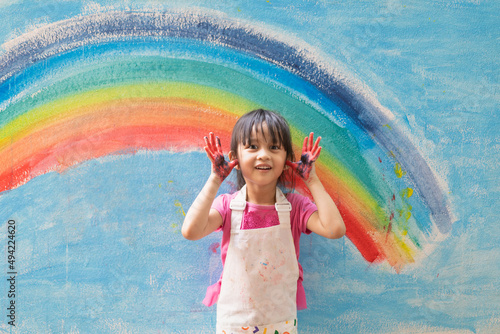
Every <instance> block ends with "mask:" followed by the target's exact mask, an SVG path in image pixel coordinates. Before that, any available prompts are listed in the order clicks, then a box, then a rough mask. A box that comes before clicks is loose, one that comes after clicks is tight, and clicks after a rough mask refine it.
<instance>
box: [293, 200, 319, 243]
mask: <svg viewBox="0 0 500 334" xmlns="http://www.w3.org/2000/svg"><path fill="white" fill-rule="evenodd" d="M287 199H288V201H289V202H290V204H291V205H292V212H291V215H290V216H291V217H293V218H292V220H293V222H292V224H293V225H294V226H295V228H296V229H297V230H298V232H299V233H305V234H311V231H310V230H308V229H307V221H308V220H309V217H311V215H312V214H313V213H314V212H316V211H318V207H317V206H316V204H314V203H313V202H312V201H311V200H310V199H309V198H308V197H305V196H302V195H300V194H288V197H287Z"/></svg>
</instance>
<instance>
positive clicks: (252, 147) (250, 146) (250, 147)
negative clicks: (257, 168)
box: [248, 144, 257, 150]
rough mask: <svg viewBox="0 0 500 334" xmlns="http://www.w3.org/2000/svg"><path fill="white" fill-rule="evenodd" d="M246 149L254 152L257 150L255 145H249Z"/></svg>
mask: <svg viewBox="0 0 500 334" xmlns="http://www.w3.org/2000/svg"><path fill="white" fill-rule="evenodd" d="M248 148H249V149H251V150H255V149H257V145H254V144H250V145H248Z"/></svg>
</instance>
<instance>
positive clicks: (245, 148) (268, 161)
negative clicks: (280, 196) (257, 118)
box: [237, 123, 286, 187]
mask: <svg viewBox="0 0 500 334" xmlns="http://www.w3.org/2000/svg"><path fill="white" fill-rule="evenodd" d="M285 162H286V151H285V149H284V148H283V147H282V146H281V145H280V144H279V143H275V142H272V138H271V136H270V135H269V133H268V128H267V125H266V124H265V123H264V124H262V131H260V129H259V130H258V131H256V129H255V127H254V129H253V130H252V133H251V135H250V140H249V142H248V143H247V144H246V145H243V144H241V143H240V144H239V145H238V167H237V168H239V169H240V170H241V173H242V175H243V178H244V179H245V181H246V183H247V184H255V185H260V186H270V185H273V186H274V187H275V186H276V184H277V183H278V178H279V177H280V175H281V173H283V169H284V168H285Z"/></svg>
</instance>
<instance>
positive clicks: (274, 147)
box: [271, 145, 281, 150]
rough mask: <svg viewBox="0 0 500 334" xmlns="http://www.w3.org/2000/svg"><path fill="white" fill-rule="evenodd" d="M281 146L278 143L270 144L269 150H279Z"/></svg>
mask: <svg viewBox="0 0 500 334" xmlns="http://www.w3.org/2000/svg"><path fill="white" fill-rule="evenodd" d="M280 148H281V147H280V146H279V145H272V146H271V150H279V149H280Z"/></svg>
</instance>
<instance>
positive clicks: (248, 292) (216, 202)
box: [182, 109, 345, 334]
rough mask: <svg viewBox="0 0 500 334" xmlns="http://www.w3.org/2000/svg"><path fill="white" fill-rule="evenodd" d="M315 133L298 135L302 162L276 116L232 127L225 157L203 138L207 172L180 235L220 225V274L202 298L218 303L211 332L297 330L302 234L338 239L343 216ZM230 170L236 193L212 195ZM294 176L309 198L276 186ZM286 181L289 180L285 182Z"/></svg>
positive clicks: (257, 116)
mask: <svg viewBox="0 0 500 334" xmlns="http://www.w3.org/2000/svg"><path fill="white" fill-rule="evenodd" d="M320 139H321V138H320V137H318V139H317V140H316V142H315V143H314V144H313V133H311V134H310V135H309V136H308V137H306V138H305V139H304V146H303V150H302V156H301V159H300V161H298V162H292V161H294V154H293V150H292V142H291V137H290V130H289V127H288V124H287V122H286V121H285V119H284V118H283V117H281V116H280V115H278V114H277V113H274V112H271V111H267V110H262V109H259V110H254V111H251V112H249V113H247V114H245V115H244V116H242V117H241V118H240V119H239V120H238V121H237V122H236V125H235V126H234V129H233V133H232V138H231V151H230V152H229V159H230V162H227V161H225V159H224V155H223V153H222V149H221V143H220V140H219V138H218V137H215V135H214V134H213V133H210V135H209V137H205V143H206V147H205V151H206V152H207V155H208V157H209V159H210V160H211V161H212V173H211V174H210V177H209V178H208V181H207V182H206V184H205V186H204V187H203V189H202V190H201V192H200V194H199V195H198V196H197V197H196V199H195V201H194V202H193V204H192V205H191V207H190V208H189V210H188V212H187V214H186V217H185V219H184V224H183V226H182V234H183V236H184V237H185V238H187V239H189V240H197V239H200V238H203V237H205V236H207V235H208V234H210V233H212V232H214V231H215V230H217V229H220V228H222V230H223V236H222V246H221V254H222V263H223V274H222V276H221V279H220V280H219V282H217V283H216V284H215V285H213V286H211V287H209V289H208V290H207V296H206V297H205V300H204V303H205V304H206V305H207V306H211V305H212V304H214V303H215V302H217V333H218V334H219V333H221V334H223V333H225V334H231V333H233V334H236V333H268V334H275V333H279V334H284V333H289V334H292V333H297V320H296V318H297V308H299V309H303V308H306V301H305V293H304V288H303V286H302V277H303V275H302V267H301V266H300V264H299V263H298V258H299V239H300V234H301V233H311V232H314V233H317V234H319V235H321V236H324V237H327V238H331V239H334V238H340V237H342V236H343V235H344V233H345V226H344V222H343V220H342V217H341V216H340V214H339V211H338V210H337V207H336V206H335V203H334V202H333V200H332V199H331V197H330V195H329V194H328V193H327V192H326V191H325V188H324V187H323V185H322V184H321V182H320V180H319V178H318V176H317V175H316V171H315V167H314V161H315V160H316V159H317V158H318V156H319V153H320V151H321V147H319V146H318V145H319V141H320ZM233 168H236V170H237V174H238V175H237V176H238V183H239V184H238V186H239V188H240V190H239V191H238V192H236V193H234V194H224V195H220V196H218V197H217V198H215V197H216V194H217V191H218V189H219V187H220V185H221V183H222V182H223V181H224V179H225V178H226V177H227V176H228V175H229V173H230V172H231V170H232V169H233ZM294 173H295V174H297V175H299V176H300V177H301V178H302V179H303V180H304V182H305V184H306V185H307V187H308V188H309V190H310V192H311V194H312V197H313V199H314V202H315V204H314V203H312V202H311V201H310V200H309V199H308V198H306V197H304V196H301V195H299V194H294V193H289V194H287V195H286V196H285V195H284V194H283V192H282V191H281V190H280V188H279V187H278V186H280V187H285V186H286V185H288V184H290V183H291V184H293V179H292V180H291V179H290V178H291V177H292V178H293V174H294ZM290 181H291V182H290Z"/></svg>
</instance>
